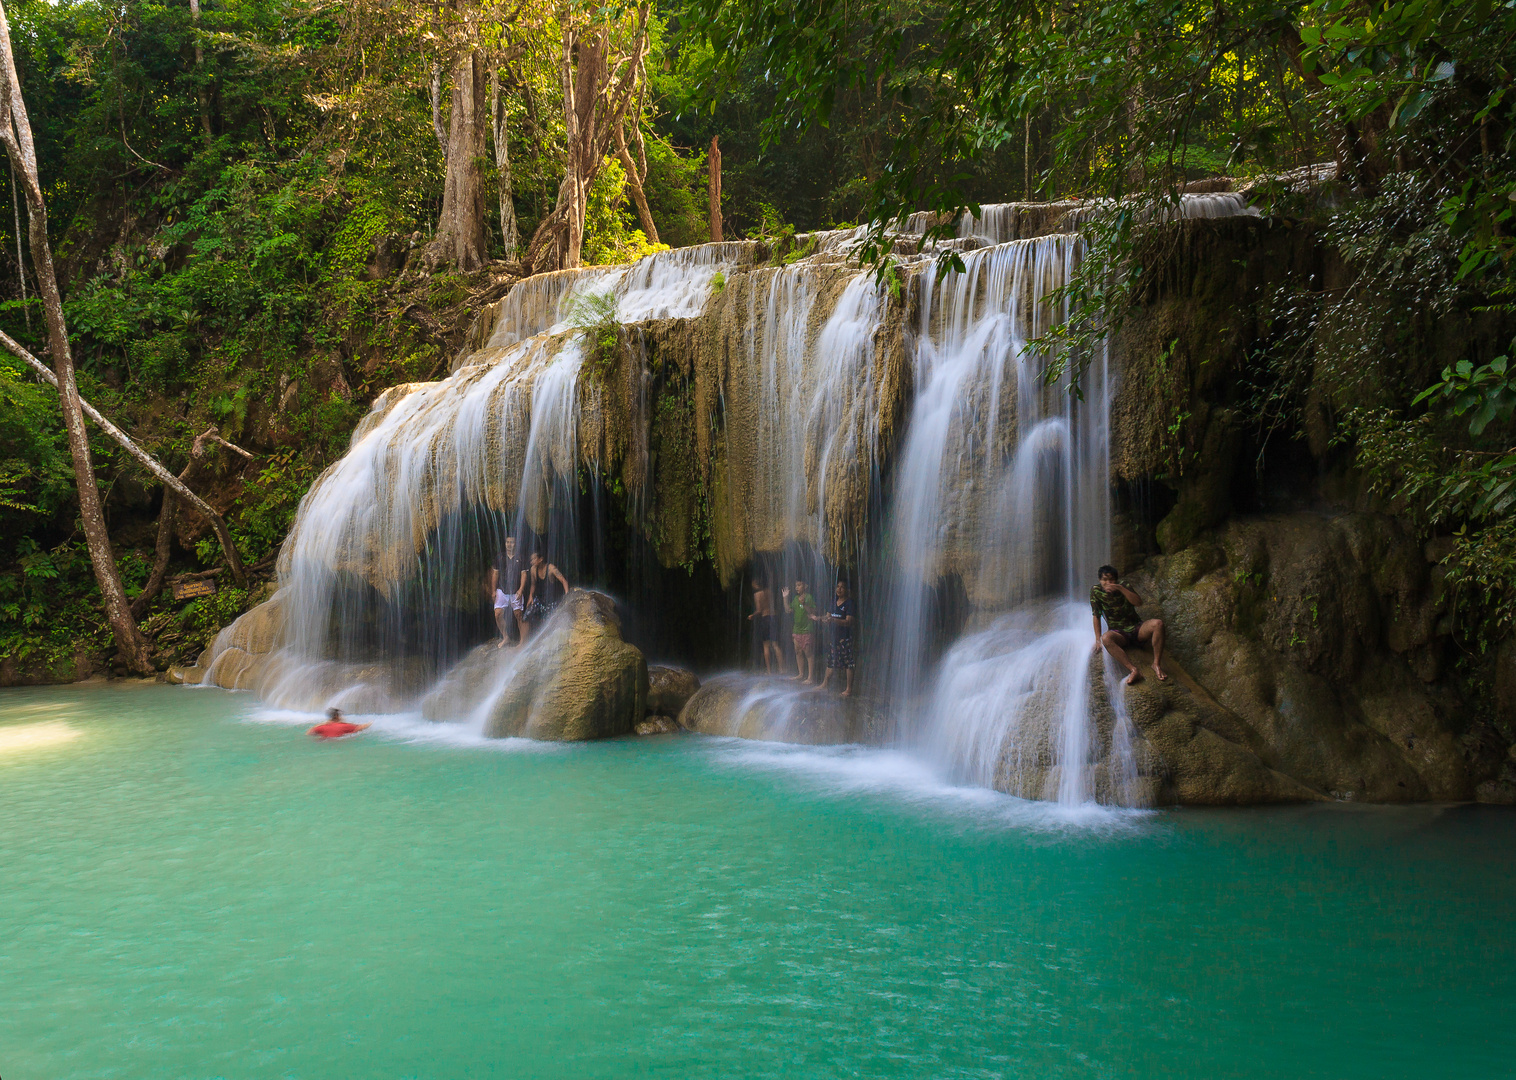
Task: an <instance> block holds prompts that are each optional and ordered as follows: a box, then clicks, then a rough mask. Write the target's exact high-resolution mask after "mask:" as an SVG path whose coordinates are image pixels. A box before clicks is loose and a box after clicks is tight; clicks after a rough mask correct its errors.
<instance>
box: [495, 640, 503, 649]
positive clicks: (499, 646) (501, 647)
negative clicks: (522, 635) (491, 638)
mask: <svg viewBox="0 0 1516 1080" xmlns="http://www.w3.org/2000/svg"><path fill="white" fill-rule="evenodd" d="M495 648H497V649H503V648H505V638H501V639H500V640H499V641H497V642H495Z"/></svg>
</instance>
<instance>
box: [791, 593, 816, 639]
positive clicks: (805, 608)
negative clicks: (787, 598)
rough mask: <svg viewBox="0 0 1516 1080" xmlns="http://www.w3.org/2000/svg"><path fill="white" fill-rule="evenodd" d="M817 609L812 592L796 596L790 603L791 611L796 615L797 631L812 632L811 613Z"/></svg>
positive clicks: (799, 632) (798, 632)
mask: <svg viewBox="0 0 1516 1080" xmlns="http://www.w3.org/2000/svg"><path fill="white" fill-rule="evenodd" d="M815 610H816V608H815V606H814V605H813V604H812V602H811V594H810V593H806V594H805V595H804V596H797V597H795V599H794V600H793V601H792V602H791V603H790V611H791V612H793V613H794V615H795V633H797V634H809V633H810V632H811V615H812V614H814V613H815Z"/></svg>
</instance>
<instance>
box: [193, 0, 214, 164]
mask: <svg viewBox="0 0 1516 1080" xmlns="http://www.w3.org/2000/svg"><path fill="white" fill-rule="evenodd" d="M189 6H190V23H191V24H192V26H191V29H190V33H191V34H193V35H194V37H195V101H196V102H197V103H198V104H199V106H200V130H201V131H202V132H203V133H204V134H205V141H206V142H207V143H209V142H210V141H211V138H212V136H211V98H210V93H209V92H208V91H207V90H206V88H205V84H204V83H203V82H201V81H200V80H201V78H202V77H203V76H204V72H203V71H201V68H202V67H203V66H204V64H205V50H203V49H202V48H201V47H200V0H189Z"/></svg>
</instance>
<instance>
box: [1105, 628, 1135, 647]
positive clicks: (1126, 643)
mask: <svg viewBox="0 0 1516 1080" xmlns="http://www.w3.org/2000/svg"><path fill="white" fill-rule="evenodd" d="M1111 633H1113V634H1115V635H1116V636H1117V637H1119V638H1120V639H1121V640H1120V641H1118V642H1116V644H1117V645H1120V646H1121V647H1122V648H1123V649H1135V648H1136V647H1137V646H1138V645H1140V644H1141V642H1140V641H1138V640H1137V630H1136V629H1135V628H1134V629H1131V630H1112V631H1111Z"/></svg>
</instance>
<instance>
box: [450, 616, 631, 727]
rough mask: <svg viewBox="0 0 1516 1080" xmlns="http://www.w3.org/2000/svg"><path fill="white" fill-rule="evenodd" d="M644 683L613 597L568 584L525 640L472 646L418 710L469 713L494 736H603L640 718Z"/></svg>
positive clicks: (452, 714)
mask: <svg viewBox="0 0 1516 1080" xmlns="http://www.w3.org/2000/svg"><path fill="white" fill-rule="evenodd" d="M647 684H648V676H647V661H645V660H644V659H643V657H642V653H641V652H639V651H638V650H637V649H636V648H635V647H633V646H631V645H628V644H627V643H626V642H625V641H623V640H622V639H621V621H620V619H619V618H617V616H616V605H615V603H614V602H613V601H612V600H611V599H610V597H608V596H604V595H602V594H600V593H596V592H590V591H588V590H584V589H574V590H572V591H570V593H569V594H568V597H567V598H566V599H565V600H564V602H563V605H562V606H561V607H560V608H559V609H558V610H557V611H556V612H554V614H553V616H552V618H551V619H549V620H548V621H547V624H546V625H545V626H543V627H541V628H540V629H539V630H538V631H537V632H536V633H535V634H534V635H533V636H532V638H531V639H530V640H529V641H528V642H527V643H526V644H525V645H522V646H520V647H519V648H515V649H512V648H504V649H501V648H497V647H496V646H495V645H494V644H493V643H488V644H485V645H481V646H479V647H478V648H476V649H474V651H473V652H471V653H469V654H468V655H467V656H466V657H464V659H463V660H462V661H461V662H460V663H458V664H457V665H456V666H455V667H454V668H453V669H452V670H451V671H449V672H448V673H447V675H446V676H445V677H444V678H443V679H442V681H441V682H440V683H439V684H438V685H437V687H436V688H435V689H434V690H433V691H432V692H431V693H429V694H428V695H427V696H426V698H425V699H424V700H423V701H422V704H421V711H422V715H424V716H425V717H426V718H427V719H429V720H460V719H475V720H477V721H479V722H481V723H482V725H483V731H484V734H485V735H487V736H489V737H490V738H494V739H503V738H510V737H513V736H519V737H523V738H528V739H543V740H549V741H558V742H570V741H579V740H585V739H606V738H612V737H614V736H617V735H628V734H630V733H631V732H632V731H633V730H634V728H635V727H636V725H637V724H638V723H639V722H640V721H641V720H642V718H643V715H644V713H645V710H646V706H647Z"/></svg>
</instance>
